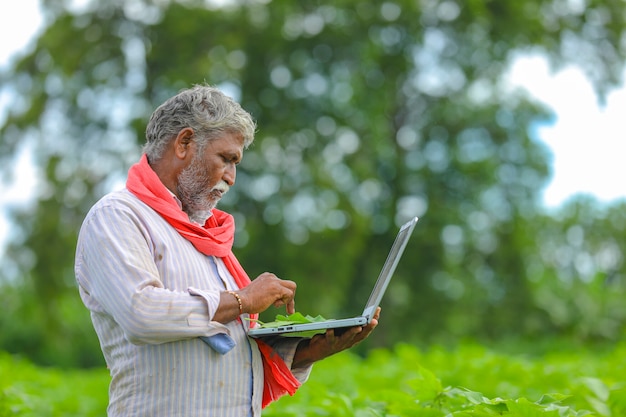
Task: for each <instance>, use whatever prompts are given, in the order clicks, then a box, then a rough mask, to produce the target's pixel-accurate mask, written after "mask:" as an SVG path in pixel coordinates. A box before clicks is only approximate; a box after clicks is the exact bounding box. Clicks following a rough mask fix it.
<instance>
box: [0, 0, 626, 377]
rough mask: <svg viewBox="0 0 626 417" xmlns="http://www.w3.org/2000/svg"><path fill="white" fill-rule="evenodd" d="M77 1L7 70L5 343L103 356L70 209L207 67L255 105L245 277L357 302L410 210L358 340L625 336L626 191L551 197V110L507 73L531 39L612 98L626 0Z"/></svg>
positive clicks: (53, 13)
mask: <svg viewBox="0 0 626 417" xmlns="http://www.w3.org/2000/svg"><path fill="white" fill-rule="evenodd" d="M85 4H86V5H84V7H83V8H82V9H81V10H76V9H71V8H70V7H69V6H68V4H67V2H65V1H60V0H45V1H43V2H42V7H43V9H44V11H45V13H46V18H47V20H46V21H47V26H46V28H45V29H44V30H43V32H42V33H41V34H40V35H39V37H38V39H37V42H36V44H35V46H34V48H33V49H32V50H31V51H29V52H28V53H27V54H26V55H25V56H24V57H22V58H21V59H20V60H19V61H18V62H16V64H15V66H14V67H13V68H11V69H10V71H7V72H5V73H3V74H0V82H2V92H3V93H4V94H6V95H7V96H8V97H10V98H11V106H10V108H9V113H8V114H7V117H6V118H5V119H2V121H1V124H0V138H1V139H0V160H1V161H2V162H3V164H2V168H1V169H0V170H1V171H0V172H2V175H3V176H4V178H5V179H6V178H9V177H10V175H11V172H12V167H13V165H12V164H13V162H14V161H15V159H14V156H15V155H17V154H18V153H19V152H21V151H24V150H28V151H29V152H32V154H33V158H34V161H35V164H36V166H37V168H38V170H39V175H40V178H39V179H40V182H39V185H38V187H37V189H36V190H35V194H36V195H35V198H34V202H33V204H31V205H28V206H27V207H18V208H16V209H14V210H12V211H11V213H10V214H11V218H12V220H13V223H14V225H15V231H14V233H13V235H12V240H11V242H10V244H9V247H8V248H7V251H6V254H5V256H4V259H3V268H2V270H1V271H0V282H1V283H2V284H1V285H2V291H0V303H1V304H2V305H3V311H4V313H5V314H3V315H2V316H1V317H0V329H1V331H0V347H2V348H3V349H5V350H7V351H10V352H22V353H24V354H26V355H28V356H29V357H30V358H32V359H33V360H35V361H37V362H38V363H43V364H58V365H63V366H90V365H99V364H101V363H102V358H101V354H100V352H99V348H98V342H97V340H96V338H95V334H94V333H93V331H92V330H91V328H90V323H89V315H88V313H87V311H86V310H85V309H84V308H83V307H82V306H81V305H80V300H79V299H78V294H77V290H76V286H75V282H74V276H73V255H74V247H75V241H76V234H77V231H78V228H79V226H80V223H81V221H82V219H83V217H84V215H85V214H86V212H87V210H88V209H89V207H90V206H91V205H92V204H93V203H94V202H95V201H96V200H97V199H98V198H100V197H101V196H102V195H103V194H104V193H106V192H107V191H109V190H111V189H113V188H117V187H120V186H121V185H122V184H123V183H124V180H125V175H126V170H127V168H128V167H129V166H130V165H131V164H132V163H133V162H135V161H136V160H137V159H138V157H139V155H140V149H141V145H142V143H143V130H144V127H145V123H146V121H147V118H148V117H149V115H150V113H151V111H152V109H154V108H155V107H156V106H157V105H158V104H160V103H161V102H162V101H163V100H164V99H166V98H167V97H169V96H171V95H173V94H175V93H176V92H177V91H178V90H179V89H181V88H184V87H189V86H190V85H192V84H194V83H202V82H205V81H206V82H208V83H210V84H214V85H218V86H220V87H222V88H223V89H224V90H225V91H226V92H228V93H229V94H232V95H233V96H234V97H235V98H236V99H237V100H239V101H240V102H241V103H242V105H243V106H244V108H246V109H247V110H249V111H250V112H251V113H252V114H253V116H254V117H255V118H256V119H257V121H258V125H259V132H258V134H257V139H256V141H255V143H254V145H253V146H252V147H251V148H250V149H249V150H248V151H247V152H246V154H245V157H244V160H243V163H242V164H241V166H240V170H239V171H238V177H237V185H236V186H235V187H234V188H233V190H232V191H231V192H229V193H228V194H227V196H226V198H225V199H224V201H223V204H222V206H221V208H223V209H225V210H227V211H229V212H231V213H233V214H234V215H235V217H236V220H237V225H238V233H237V237H236V245H237V247H236V248H235V251H236V254H237V255H238V256H239V258H240V260H241V262H242V264H243V265H244V266H245V267H246V269H247V270H248V272H249V274H250V275H251V276H256V275H257V274H259V273H261V272H264V271H266V270H269V271H273V272H275V273H276V274H277V275H279V276H281V277H284V278H288V279H292V280H295V281H297V282H298V298H297V303H298V310H299V311H301V312H303V313H306V314H311V315H317V314H321V315H323V316H326V317H333V316H340V315H343V314H354V313H358V312H359V311H360V309H361V308H362V305H363V303H364V301H365V299H366V297H367V294H368V291H369V288H370V286H371V282H372V281H373V280H374V279H375V278H376V275H377V274H378V272H379V269H380V267H381V265H382V263H383V262H384V257H385V256H386V253H387V249H388V247H389V246H390V245H391V242H392V240H393V237H394V235H395V232H396V229H397V226H398V225H400V224H401V223H402V222H403V221H405V220H406V219H408V218H410V217H412V216H415V215H418V216H420V217H421V220H420V222H419V223H418V226H417V228H416V230H415V234H414V236H413V239H412V241H411V242H410V244H409V246H408V247H407V255H406V256H405V257H404V258H403V259H402V262H401V263H400V265H399V267H398V272H397V276H396V277H395V278H394V281H393V282H392V284H391V286H390V289H389V292H388V295H387V296H386V297H385V300H384V302H383V316H382V318H381V326H379V328H378V329H377V331H376V332H375V334H374V335H373V336H372V338H371V341H370V342H369V344H368V346H369V347H376V346H390V345H393V344H395V343H396V342H399V341H405V342H409V343H416V344H427V343H431V342H442V343H447V342H450V341H454V340H458V339H459V338H463V337H474V338H480V339H483V340H495V339H500V338H505V337H521V338H524V337H526V338H531V337H532V338H537V337H540V336H541V335H553V334H560V335H564V336H570V337H572V338H574V339H578V340H586V341H594V340H605V341H606V340H608V341H614V340H619V339H621V338H622V336H623V333H624V324H625V322H626V309H624V308H623V300H624V296H625V295H626V278H625V274H624V272H625V265H624V254H623V249H622V248H623V242H624V241H625V239H626V214H625V213H626V203H625V202H621V203H615V204H614V205H612V206H601V205H599V204H598V203H597V202H596V201H594V200H592V199H589V198H585V197H581V198H579V199H577V200H574V201H571V202H569V203H568V204H566V205H565V206H564V207H562V208H561V209H559V210H556V211H554V212H549V213H547V212H545V211H544V210H543V209H542V207H541V205H540V195H539V191H540V190H541V188H542V187H543V186H544V185H545V184H546V181H547V180H548V178H549V174H550V169H549V156H548V154H547V151H546V149H545V148H544V147H543V146H542V145H541V144H540V143H539V142H537V141H536V139H535V138H533V137H532V136H531V133H530V132H532V131H533V127H534V126H536V124H537V123H542V122H546V121H549V120H551V117H552V115H551V114H550V111H549V109H545V108H541V107H539V106H538V105H537V104H536V103H533V102H531V101H529V99H528V97H526V96H525V95H523V94H521V93H519V92H515V91H509V90H508V89H507V88H506V86H505V85H504V84H503V75H504V73H505V71H506V70H507V68H508V65H509V64H510V63H511V62H512V61H513V60H514V59H515V58H516V57H517V56H519V55H520V54H523V53H531V52H532V53H541V54H544V55H545V56H546V57H547V58H548V59H550V61H551V62H552V63H553V64H554V65H555V66H558V65H563V64H576V65H579V66H581V67H582V68H583V69H584V70H585V71H586V72H587V74H588V76H589V77H590V79H591V80H592V81H593V82H594V85H595V86H596V89H597V91H598V93H599V94H600V97H601V94H602V93H604V92H606V91H607V89H609V88H610V87H612V86H615V85H617V84H618V83H619V82H620V81H621V80H620V78H619V77H620V74H621V73H622V70H623V62H624V58H626V50H625V49H624V48H625V46H624V42H623V39H624V37H625V36H626V35H625V32H624V28H625V25H624V18H625V15H624V13H622V9H623V2H622V1H621V0H590V1H587V2H585V7H582V8H581V7H579V5H580V4H581V3H578V2H563V1H560V0H529V1H524V2H515V1H508V2H504V1H498V2H495V1H492V2H479V1H469V2H456V1H452V0H445V1H438V0H420V1H413V0H396V1H385V2H382V3H377V2H365V1H348V0H340V1H335V2H332V3H327V2H320V1H307V2H292V1H287V0H276V1H269V2H266V1H251V2H236V1H233V2H226V3H225V4H222V5H221V6H220V7H217V6H211V3H210V2H209V3H207V2H204V1H191V0H189V1H179V2H170V1H148V0H144V1H139V0H133V1H122V0H112V1H107V2H86V3H85ZM275 313H276V311H269V312H268V316H269V317H273V316H274V315H275ZM399 323H402V324H401V325H400V324H399Z"/></svg>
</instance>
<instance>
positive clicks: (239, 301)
mask: <svg viewBox="0 0 626 417" xmlns="http://www.w3.org/2000/svg"><path fill="white" fill-rule="evenodd" d="M226 292H227V293H228V294H230V295H232V296H233V297H234V298H235V300H236V301H237V307H238V308H239V315H241V314H243V313H244V305H243V300H242V299H241V296H240V295H239V293H238V292H236V291H230V290H229V291H226Z"/></svg>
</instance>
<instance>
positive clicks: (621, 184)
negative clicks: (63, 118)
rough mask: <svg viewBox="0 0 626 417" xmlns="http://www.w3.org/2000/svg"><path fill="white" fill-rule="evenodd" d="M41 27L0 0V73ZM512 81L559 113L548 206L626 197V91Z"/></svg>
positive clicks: (520, 70) (577, 76)
mask: <svg viewBox="0 0 626 417" xmlns="http://www.w3.org/2000/svg"><path fill="white" fill-rule="evenodd" d="M41 24H42V17H41V15H40V13H39V4H38V1H37V0H14V1H9V0H2V1H0V68H6V66H7V64H8V62H9V61H10V60H11V59H14V58H15V56H16V55H19V54H20V53H23V52H24V51H25V50H26V49H25V48H28V47H32V46H33V45H31V40H32V38H33V36H34V35H35V34H36V33H37V32H38V30H40V26H41ZM625 76H626V74H625ZM509 82H510V83H511V84H512V85H517V86H521V87H524V88H526V89H527V90H528V91H529V92H530V93H531V95H533V96H534V97H536V98H537V99H538V100H540V101H542V102H544V103H546V104H547V105H548V106H549V107H551V108H552V109H554V111H555V112H556V114H557V120H556V122H555V123H554V124H551V125H546V126H542V127H541V128H540V129H538V135H539V139H540V140H543V141H544V142H545V143H546V144H547V145H548V147H549V148H550V150H551V152H552V154H553V173H554V175H553V178H552V180H551V182H550V184H549V185H548V187H547V188H546V189H545V190H543V199H544V204H545V205H546V206H547V207H557V206H559V205H560V204H561V203H562V202H563V201H565V200H566V199H567V198H569V197H571V196H572V195H574V194H576V193H581V192H582V193H588V194H592V195H593V196H595V197H596V198H598V199H599V200H601V201H605V202H611V201H614V200H616V199H621V198H626V163H625V162H624V161H623V160H624V159H625V158H624V157H625V156H626V117H624V115H625V113H624V109H626V88H621V89H620V90H618V91H614V92H612V93H610V94H609V96H608V100H607V105H606V106H605V107H603V108H599V107H598V104H597V99H596V97H595V95H594V92H593V90H592V87H591V85H590V83H589V82H588V81H587V80H586V79H585V78H584V76H583V75H582V73H581V72H580V71H579V70H577V69H576V68H574V67H571V68H567V69H565V70H562V71H560V72H558V73H556V74H551V73H550V71H549V69H548V66H547V64H546V62H545V60H544V59H542V58H541V57H539V56H528V57H525V58H520V59H519V60H518V61H517V63H516V65H514V67H513V68H512V70H511V72H510V74H509ZM7 105H8V99H7V97H6V96H1V95H0V120H2V117H3V116H2V108H3V107H5V106H7ZM20 160H21V161H23V163H22V164H21V166H22V167H23V170H22V171H20V174H19V176H18V177H19V183H18V184H15V185H13V186H10V187H7V186H6V185H4V184H0V242H1V241H4V238H5V237H6V234H7V232H8V224H7V222H6V220H5V219H4V217H3V216H2V212H3V211H4V208H5V207H6V206H7V205H9V204H11V205H13V204H24V203H25V202H27V201H28V198H29V195H30V193H29V190H32V189H33V187H34V186H35V184H36V178H35V171H34V170H33V169H32V164H31V163H29V155H28V152H23V154H22V155H21V156H20ZM0 246H1V245H0ZM1 252H2V249H1V248H0V254H1Z"/></svg>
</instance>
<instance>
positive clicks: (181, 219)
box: [126, 154, 300, 408]
mask: <svg viewBox="0 0 626 417" xmlns="http://www.w3.org/2000/svg"><path fill="white" fill-rule="evenodd" d="M126 188H127V189H128V190H129V191H130V192H131V193H133V194H134V195H135V196H137V198H139V199H140V200H141V201H143V202H144V203H146V204H147V205H148V206H150V207H151V208H153V209H154V210H155V211H156V212H157V213H159V214H160V215H161V217H163V218H164V219H165V220H167V222H168V223H169V224H170V225H171V226H172V227H173V228H175V229H176V230H177V231H178V233H180V235H181V236H182V237H184V238H185V239H187V240H188V241H189V242H191V243H192V244H193V246H194V247H195V248H196V249H197V250H198V251H199V252H202V253H203V254H205V255H213V256H217V257H218V258H221V259H222V260H223V261H224V264H225V265H226V268H228V271H229V272H230V273H231V275H232V276H233V278H234V279H235V282H236V283H237V285H238V286H239V288H243V287H245V286H246V285H248V284H249V283H250V278H249V277H248V274H246V271H244V269H243V268H242V266H241V264H240V263H239V261H238V260H237V258H236V257H235V255H234V254H233V251H232V247H233V241H234V239H235V220H234V218H233V216H231V215H230V214H228V213H226V212H223V211H221V210H218V209H213V215H212V216H211V217H209V219H208V220H207V221H206V223H205V225H204V227H202V226H199V225H197V224H195V223H192V222H190V221H189V217H188V216H187V214H186V213H185V212H183V211H182V210H181V209H180V207H179V205H178V203H177V202H176V201H175V200H174V198H173V196H172V194H171V193H170V192H169V191H168V190H167V188H166V187H165V186H164V185H163V183H162V182H161V180H160V179H159V177H158V176H157V174H156V173H155V172H154V170H152V167H150V165H149V163H148V159H147V157H146V155H145V154H144V155H142V157H141V159H140V161H139V162H138V163H136V164H135V165H133V166H132V167H131V168H130V170H129V171H128V180H127V181H126ZM256 317H258V314H250V318H251V319H255V318H256ZM255 340H256V343H257V345H258V347H259V351H260V352H261V354H262V358H263V370H264V387H263V408H265V406H267V405H268V404H269V403H271V402H272V401H274V400H277V399H278V398H280V397H281V396H283V395H285V394H287V393H289V395H293V394H294V393H295V392H296V390H297V389H298V388H299V387H300V382H299V381H298V380H297V379H296V378H295V377H294V376H293V374H292V373H291V371H290V370H289V368H288V367H287V365H285V362H284V361H283V360H282V358H281V357H280V356H279V355H278V354H277V353H276V352H274V350H273V349H272V348H271V347H270V346H269V345H268V344H266V343H265V342H263V341H261V340H259V339H255Z"/></svg>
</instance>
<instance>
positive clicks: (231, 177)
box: [222, 164, 237, 187]
mask: <svg viewBox="0 0 626 417" xmlns="http://www.w3.org/2000/svg"><path fill="white" fill-rule="evenodd" d="M236 177H237V166H236V165H235V164H228V165H226V169H224V176H223V177H222V179H223V180H224V181H226V184H228V186H229V187H232V186H233V185H234V184H235V178H236Z"/></svg>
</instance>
